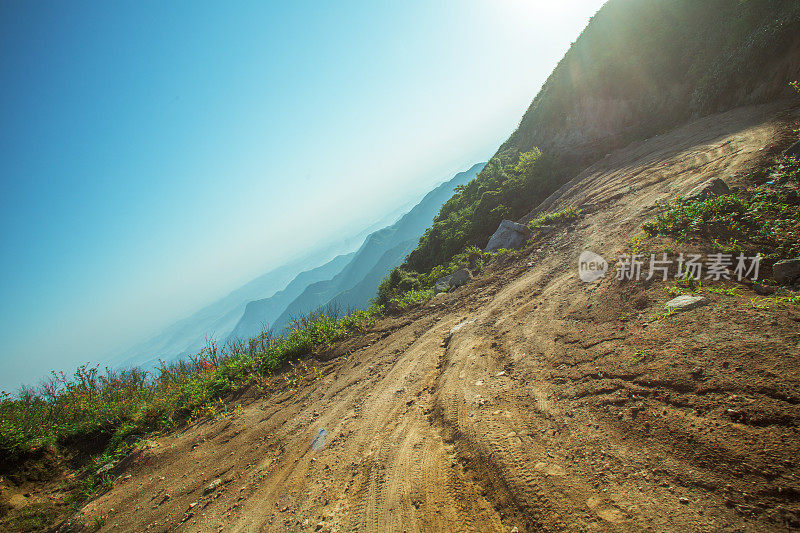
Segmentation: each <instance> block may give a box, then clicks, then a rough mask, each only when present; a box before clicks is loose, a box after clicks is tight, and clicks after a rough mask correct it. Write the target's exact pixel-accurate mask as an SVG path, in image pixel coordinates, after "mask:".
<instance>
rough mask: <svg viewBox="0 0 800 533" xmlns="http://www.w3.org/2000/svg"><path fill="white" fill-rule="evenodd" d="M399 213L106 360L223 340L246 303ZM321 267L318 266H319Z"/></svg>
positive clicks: (145, 359)
mask: <svg viewBox="0 0 800 533" xmlns="http://www.w3.org/2000/svg"><path fill="white" fill-rule="evenodd" d="M397 216H399V213H396V212H393V213H392V214H391V215H390V216H389V217H387V218H385V219H384V221H383V222H378V223H377V224H376V223H373V224H371V225H370V227H368V228H366V229H365V230H362V231H361V232H359V233H357V234H355V235H350V236H347V237H344V238H342V240H341V241H339V242H336V243H333V244H331V245H329V246H326V247H324V248H322V249H319V250H315V251H314V252H312V253H310V254H306V255H304V256H302V257H300V258H298V259H293V260H291V261H289V262H287V263H286V264H284V265H281V266H279V267H277V268H274V269H273V270H270V271H269V272H267V273H266V274H263V275H261V276H259V277H258V278H256V279H254V280H252V281H250V282H248V283H246V284H245V285H243V286H242V287H240V288H238V289H236V290H234V291H232V292H231V293H230V294H228V295H227V296H225V297H224V298H222V299H220V300H217V301H216V302H213V303H211V304H209V305H207V306H205V307H203V308H202V309H200V310H199V311H197V312H195V313H193V314H192V315H190V316H188V317H186V318H183V319H181V320H179V321H177V322H175V323H173V324H172V325H170V326H169V327H167V328H166V329H164V330H163V331H161V332H160V333H158V334H157V335H154V336H152V337H150V338H149V339H147V340H145V341H142V342H140V343H138V344H136V345H134V346H132V347H131V348H129V349H128V350H126V351H125V352H123V353H121V354H118V355H116V356H113V357H109V362H110V363H111V364H112V365H113V366H115V367H120V368H126V367H132V366H140V367H145V368H147V367H152V366H154V365H155V364H157V363H158V360H159V359H161V360H164V361H173V360H175V359H179V358H181V357H185V356H187V355H191V354H195V353H198V352H199V351H200V350H201V349H202V348H203V346H205V344H206V341H207V339H210V338H215V339H217V340H220V339H222V340H224V339H225V338H226V337H227V336H228V334H229V333H230V332H231V330H233V328H234V327H235V326H236V324H237V323H238V322H239V319H240V318H241V317H242V313H243V312H244V310H245V306H246V305H247V303H248V302H250V301H253V300H255V299H260V298H264V297H268V296H271V295H274V294H275V293H276V292H278V291H280V290H284V289H286V288H287V284H288V283H290V282H291V281H292V280H293V279H294V278H296V277H297V275H298V273H299V272H302V271H303V270H307V269H308V267H309V266H312V265H313V266H316V265H322V264H323V263H325V262H326V261H329V262H330V261H335V259H333V260H331V259H330V258H331V257H334V256H340V255H341V254H342V252H345V253H348V252H349V253H350V254H352V253H353V250H355V249H357V248H358V246H360V245H361V244H362V243H363V242H364V239H365V238H366V237H367V236H368V235H369V234H370V233H371V232H372V231H374V230H375V229H376V226H377V227H378V228H380V227H381V226H382V225H383V224H386V220H387V219H388V220H393V219H394V220H397V218H395V217H397ZM320 268H321V267H320Z"/></svg>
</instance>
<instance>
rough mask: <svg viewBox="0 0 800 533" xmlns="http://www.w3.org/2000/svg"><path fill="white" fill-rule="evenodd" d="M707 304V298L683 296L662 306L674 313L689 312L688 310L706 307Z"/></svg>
mask: <svg viewBox="0 0 800 533" xmlns="http://www.w3.org/2000/svg"><path fill="white" fill-rule="evenodd" d="M707 303H708V298H704V297H703V296H692V295H691V294H684V295H682V296H678V297H677V298H673V299H672V300H670V301H668V302H667V303H666V304H664V307H666V308H667V309H672V310H674V311H689V310H690V309H694V308H696V307H700V306H702V305H706V304H707Z"/></svg>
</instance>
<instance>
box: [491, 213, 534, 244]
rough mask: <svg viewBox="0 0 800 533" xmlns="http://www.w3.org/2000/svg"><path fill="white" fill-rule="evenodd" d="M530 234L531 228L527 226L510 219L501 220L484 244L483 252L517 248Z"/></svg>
mask: <svg viewBox="0 0 800 533" xmlns="http://www.w3.org/2000/svg"><path fill="white" fill-rule="evenodd" d="M530 236H531V230H530V229H528V227H527V226H524V225H522V224H517V223H516V222H512V221H511V220H503V221H502V222H500V226H499V227H498V228H497V231H495V232H494V234H493V235H492V237H491V238H490V239H489V244H487V245H486V249H485V250H484V252H496V251H497V250H500V249H501V248H507V249H509V250H512V249H515V248H519V247H520V246H522V245H523V244H525V241H527V240H528V238H529V237H530Z"/></svg>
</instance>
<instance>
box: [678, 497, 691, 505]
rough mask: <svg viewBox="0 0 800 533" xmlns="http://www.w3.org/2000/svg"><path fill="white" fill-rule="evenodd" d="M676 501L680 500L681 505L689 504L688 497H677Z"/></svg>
mask: <svg viewBox="0 0 800 533" xmlns="http://www.w3.org/2000/svg"><path fill="white" fill-rule="evenodd" d="M678 501H679V502H681V504H683V505H689V498H684V497H681V498H679V499H678Z"/></svg>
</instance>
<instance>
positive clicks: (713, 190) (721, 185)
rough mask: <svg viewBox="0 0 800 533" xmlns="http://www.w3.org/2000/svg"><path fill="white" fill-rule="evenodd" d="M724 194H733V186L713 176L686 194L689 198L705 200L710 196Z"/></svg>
mask: <svg viewBox="0 0 800 533" xmlns="http://www.w3.org/2000/svg"><path fill="white" fill-rule="evenodd" d="M723 194H731V188H730V187H728V184H727V183H725V182H724V181H723V180H721V179H719V178H712V179H710V180H708V181H705V182H703V183H701V184H700V185H698V186H697V187H695V188H694V189H692V190H691V191H689V194H687V195H686V199H687V200H705V199H706V198H709V197H710V196H720V195H723Z"/></svg>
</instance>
